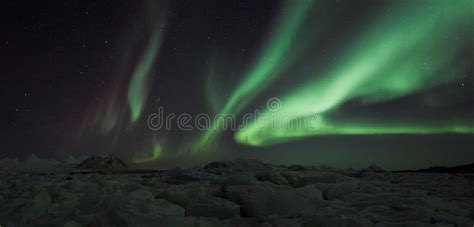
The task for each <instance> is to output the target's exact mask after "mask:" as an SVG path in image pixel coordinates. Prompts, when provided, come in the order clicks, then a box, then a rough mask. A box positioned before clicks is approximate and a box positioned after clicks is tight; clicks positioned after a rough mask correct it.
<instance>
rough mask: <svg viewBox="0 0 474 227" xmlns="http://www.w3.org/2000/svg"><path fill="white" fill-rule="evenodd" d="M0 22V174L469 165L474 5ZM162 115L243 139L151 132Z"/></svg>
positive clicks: (123, 11) (227, 6) (86, 15)
mask: <svg viewBox="0 0 474 227" xmlns="http://www.w3.org/2000/svg"><path fill="white" fill-rule="evenodd" d="M0 11H1V13H0V17H1V21H2V28H3V29H2V36H0V53H1V55H0V57H1V59H0V74H1V77H0V78H1V80H0V81H1V84H0V87H1V90H0V97H1V101H2V103H3V106H4V107H3V109H2V112H1V120H0V122H1V124H2V136H1V137H2V140H1V141H2V145H3V146H2V151H1V152H0V158H1V157H20V158H21V157H25V156H27V155H29V154H32V153H35V154H37V155H38V156H40V157H46V158H56V159H65V158H67V157H68V156H70V155H74V156H80V155H88V154H116V155H119V156H120V157H122V158H124V159H125V160H128V161H133V162H137V163H149V162H153V163H168V164H169V163H179V162H183V163H184V162H188V163H197V162H199V161H202V160H209V159H218V158H230V157H251V158H261V159H266V160H269V161H273V162H277V163H302V164H326V165H335V166H340V167H357V166H364V165H368V164H371V163H377V164H381V165H383V166H386V167H387V168H393V169H400V168H416V167H426V166H430V165H457V164H463V163H469V162H473V161H474V152H472V150H473V148H474V79H473V78H472V74H473V67H472V62H473V60H474V56H473V54H474V43H473V42H474V41H473V29H472V28H473V26H472V21H473V18H472V15H474V14H473V8H472V1H471V0H456V1H455V0H430V1H428V0H418V1H408V0H397V1H378V0H363V1H349V0H334V1H322V0H295V1H290V0H288V1H285V0H262V1H254V0H229V1H219V0H203V1H195V0H174V1H165V0H156V1H153V0H141V1H112V0H104V1H90V0H81V1H79V0H64V1H33V2H28V4H26V3H24V2H18V1H8V2H6V3H3V6H2V9H0ZM269 100H273V101H276V102H274V103H271V105H270V103H269ZM273 105H275V106H273ZM160 107H161V108H162V109H163V112H164V114H165V115H166V114H170V113H175V114H176V115H179V114H181V113H186V114H189V115H190V116H197V115H199V114H207V115H210V116H215V115H219V114H221V115H233V116H235V117H236V120H237V122H236V123H242V122H244V121H245V122H246V123H247V124H246V125H245V127H242V128H237V129H234V130H221V128H222V126H223V125H225V124H226V121H225V119H218V120H216V121H212V122H211V124H210V125H209V126H211V127H215V128H216V129H214V130H189V131H187V130H181V129H179V128H177V127H172V128H171V129H170V130H165V129H161V130H152V129H150V127H149V125H148V117H149V116H150V115H151V114H153V113H157V111H158V109H159V108H160ZM255 110H259V112H260V113H261V114H262V116H261V117H252V118H249V119H246V118H245V115H246V114H247V113H253V112H254V111H255ZM309 118H310V119H312V121H311V122H310V123H311V127H309V128H308V127H305V128H296V129H295V128H294V127H293V126H294V125H295V124H297V125H301V124H302V123H306V121H307V119H309ZM282 119H285V120H284V121H282ZM275 125H277V126H278V127H270V126H275Z"/></svg>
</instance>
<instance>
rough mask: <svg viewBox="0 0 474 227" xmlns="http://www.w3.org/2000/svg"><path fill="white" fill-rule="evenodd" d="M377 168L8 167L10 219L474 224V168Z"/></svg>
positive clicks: (5, 192)
mask: <svg viewBox="0 0 474 227" xmlns="http://www.w3.org/2000/svg"><path fill="white" fill-rule="evenodd" d="M9 161H10V162H11V160H9ZM0 163H1V162H0ZM370 171H381V169H378V168H377V167H372V168H369V169H367V171H364V172H362V171H356V170H338V169H333V168H327V167H326V168H322V167H321V168H318V167H308V166H306V167H303V166H299V165H293V166H274V165H270V164H265V163H262V162H260V161H255V160H249V159H237V160H234V161H222V162H213V163H210V164H208V165H206V166H204V167H199V168H192V169H170V170H160V171H158V170H146V171H145V170H133V169H121V170H84V169H76V168H58V167H57V168H55V169H54V170H50V171H45V170H25V169H14V168H7V167H5V166H4V168H3V170H0V176H1V177H0V225H1V226H16V225H21V226H24V224H27V225H53V226H63V225H64V226H206V227H207V226H469V227H471V226H473V225H474V220H473V217H474V174H472V173H449V174H448V173H421V172H399V173H396V172H370Z"/></svg>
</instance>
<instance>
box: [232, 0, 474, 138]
mask: <svg viewBox="0 0 474 227" xmlns="http://www.w3.org/2000/svg"><path fill="white" fill-rule="evenodd" d="M423 3H425V4H423ZM400 5H401V6H400V7H399V8H398V10H397V11H395V13H390V14H388V13H387V14H383V16H382V17H381V18H379V19H378V20H376V24H375V25H374V26H372V27H371V29H370V30H369V31H368V32H366V33H365V34H363V35H362V36H360V37H359V38H358V39H357V40H356V42H355V43H353V44H352V45H351V48H350V49H349V51H348V52H346V53H344V55H343V56H342V57H341V58H340V59H339V60H338V61H337V62H336V64H335V65H333V66H332V67H330V68H329V69H328V70H325V72H323V73H322V74H320V75H314V77H313V78H314V79H313V80H311V81H309V82H308V83H307V84H305V85H304V86H303V87H300V88H298V89H295V90H294V91H293V92H290V93H289V94H286V95H283V96H282V98H281V106H280V108H279V109H278V110H276V111H265V112H264V113H263V115H264V116H265V117H264V118H260V119H258V120H254V121H252V122H250V124H248V125H247V127H245V128H244V129H242V130H239V131H237V132H236V133H235V134H234V139H235V140H236V141H237V142H238V143H240V144H246V145H252V146H264V145H269V144H275V143H282V142H287V141H291V140H294V139H298V138H302V137H307V136H313V135H334V134H342V135H354V134H358V135H360V134H369V135H370V134H433V133H474V125H473V124H472V122H471V123H470V122H467V121H462V120H460V121H450V122H438V123H432V122H423V121H420V122H405V121H403V120H398V121H390V122H389V123H387V122H384V121H379V122H374V121H371V120H367V121H354V122H351V121H348V120H345V121H340V120H339V121H338V120H332V118H331V115H332V114H334V113H336V112H337V111H338V108H340V107H341V106H342V105H343V104H345V103H347V102H349V101H352V100H362V102H361V103H362V105H370V104H375V103H379V102H385V101H389V100H393V99H396V98H401V97H403V96H406V95H410V94H413V93H415V92H419V91H421V90H423V89H429V88H432V87H435V86H437V85H440V84H445V83H449V82H453V81H455V80H456V79H458V78H459V77H460V76H461V75H462V74H463V73H464V72H465V71H466V69H468V68H469V64H470V63H459V62H455V60H456V57H458V56H459V55H460V54H461V52H462V48H461V47H460V46H461V45H450V44H451V43H453V42H457V40H456V38H454V36H451V37H450V36H449V34H451V33H455V32H458V31H459V30H462V29H466V28H467V29H468V32H469V34H468V35H469V36H471V35H472V30H469V26H471V25H470V23H471V22H472V1H470V0H466V1H461V0H460V1H444V0H439V1H429V2H423V1H412V2H409V3H407V2H404V4H403V5H402V4H400ZM426 5H429V7H426ZM443 34H445V35H443ZM440 47H450V48H440ZM451 47H452V48H451ZM452 65H456V69H449V68H453V67H452ZM460 65H461V66H460ZM450 66H451V67H450ZM257 80H258V79H257ZM252 81H253V80H252ZM245 89H246V88H241V89H238V91H240V90H245ZM232 103H233V102H230V104H228V105H232ZM289 114H290V115H291V117H292V119H293V122H294V121H300V123H301V122H302V121H305V120H306V119H307V118H308V116H309V117H313V118H314V119H316V120H315V121H313V126H314V127H305V128H298V129H296V130H295V129H291V130H290V128H291V127H290V123H289V122H288V121H287V122H286V123H281V122H277V121H279V120H280V121H281V120H282V119H286V118H288V115H289ZM274 124H279V126H280V128H277V129H275V128H271V127H268V126H269V125H274ZM270 128H271V129H270Z"/></svg>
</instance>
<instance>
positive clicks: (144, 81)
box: [127, 26, 162, 123]
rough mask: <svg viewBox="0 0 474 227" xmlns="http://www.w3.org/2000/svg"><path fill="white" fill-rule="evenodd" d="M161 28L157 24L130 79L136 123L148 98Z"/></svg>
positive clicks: (130, 92) (131, 104)
mask: <svg viewBox="0 0 474 227" xmlns="http://www.w3.org/2000/svg"><path fill="white" fill-rule="evenodd" d="M161 31H162V30H161V28H160V27H159V26H157V27H156V28H155V31H154V32H153V34H152V36H151V38H150V41H149V43H148V46H147V48H146V50H145V53H144V54H143V56H142V57H141V59H140V61H139V63H138V65H137V66H136V67H135V70H134V72H133V75H132V79H131V80H130V85H129V88H128V96H127V97H128V106H129V108H130V112H131V116H130V117H131V121H132V123H135V122H136V121H137V120H138V119H139V118H140V116H141V114H142V111H143V108H144V106H145V104H146V101H147V99H148V95H149V92H150V87H149V85H148V84H150V83H149V81H150V71H151V69H152V67H153V64H154V63H155V60H156V56H157V55H158V51H159V49H160V46H161V45H160V44H161V36H162V32H161Z"/></svg>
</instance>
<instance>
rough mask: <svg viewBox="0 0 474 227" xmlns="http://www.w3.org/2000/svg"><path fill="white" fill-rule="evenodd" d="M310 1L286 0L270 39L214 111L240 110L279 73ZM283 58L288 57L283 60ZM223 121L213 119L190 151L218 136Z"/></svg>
mask: <svg viewBox="0 0 474 227" xmlns="http://www.w3.org/2000/svg"><path fill="white" fill-rule="evenodd" d="M312 4H313V0H306V1H289V2H288V5H287V6H286V7H287V10H285V11H284V13H282V15H281V17H280V18H279V21H278V23H277V24H276V25H277V26H276V27H275V32H274V36H273V38H270V40H269V43H268V45H267V46H266V47H265V48H264V50H263V52H262V54H261V56H260V58H259V59H258V61H257V62H256V64H255V65H254V66H253V67H252V68H251V70H250V71H249V72H248V74H247V75H245V76H244V79H243V80H242V81H241V83H240V84H239V85H238V86H237V88H236V89H235V90H234V91H233V92H232V93H231V94H230V96H229V98H228V99H227V100H226V102H225V104H224V105H223V107H222V108H221V110H220V111H219V112H218V113H219V114H220V115H223V116H225V115H228V114H238V113H240V112H241V111H242V109H243V108H244V107H245V106H246V105H247V104H248V103H249V102H251V101H252V99H253V98H254V97H255V96H257V95H258V92H259V91H261V90H263V88H264V85H265V84H267V85H269V84H270V82H271V81H273V80H274V79H275V77H277V75H279V74H280V72H281V71H282V70H283V69H284V66H285V65H284V64H281V62H283V61H284V59H285V57H287V56H286V55H288V54H289V52H290V49H291V47H292V45H293V44H295V41H296V39H295V36H296V34H297V31H298V29H300V27H301V25H302V24H303V22H304V19H305V16H306V15H307V13H308V11H309V10H310V9H311V7H312ZM285 61H290V60H289V59H286V60H285ZM221 119H222V118H221ZM224 123H225V122H224V120H218V121H216V122H214V124H216V125H214V126H211V127H210V128H212V129H213V130H208V131H206V132H204V134H202V135H201V136H200V137H199V139H198V141H197V142H196V143H195V144H194V149H193V150H200V148H202V147H203V146H204V147H205V146H209V145H212V143H214V142H215V141H216V138H217V137H218V136H219V135H220V133H221V128H222V125H223V124H224Z"/></svg>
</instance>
